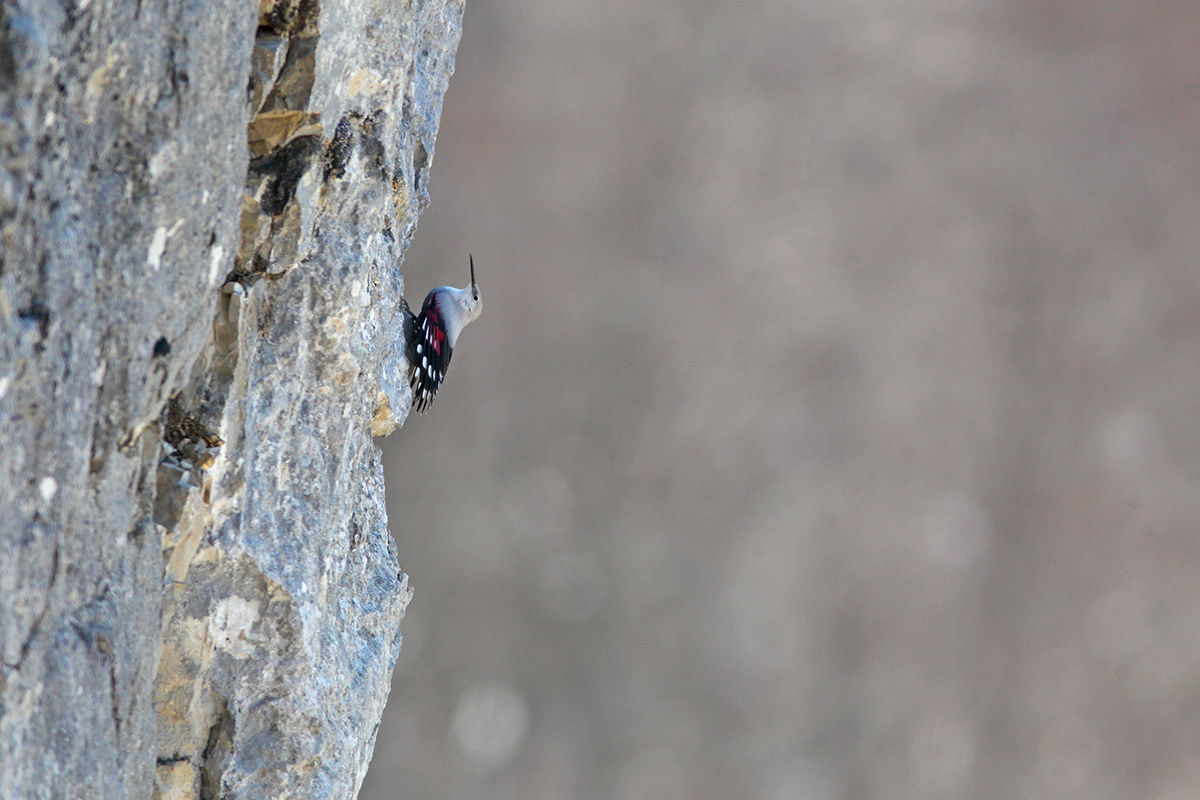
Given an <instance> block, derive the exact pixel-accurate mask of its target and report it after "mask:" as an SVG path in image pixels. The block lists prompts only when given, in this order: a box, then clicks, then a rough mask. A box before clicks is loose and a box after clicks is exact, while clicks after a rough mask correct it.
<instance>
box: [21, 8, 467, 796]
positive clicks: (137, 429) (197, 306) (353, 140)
mask: <svg viewBox="0 0 1200 800" xmlns="http://www.w3.org/2000/svg"><path fill="white" fill-rule="evenodd" d="M0 13H2V14H3V16H2V17H0V147H2V148H3V162H0V237H2V240H3V241H2V245H0V331H2V333H0V603H3V608H2V614H0V796H3V797H14V798H23V797H35V798H40V797H46V798H49V797H85V796H86V797H96V798H116V797H130V798H141V797H150V796H157V797H163V798H168V797H169V798H190V797H196V798H216V797H272V798H273V797H317V798H324V797H346V798H349V797H353V796H354V795H355V793H356V792H357V789H358V786H359V784H360V782H361V780H362V776H363V774H364V773H365V771H366V767H367V762H368V760H369V757H370V753H371V750H372V747H373V744H374V735H375V728H376V725H377V723H378V720H379V717H380V714H381V712H382V708H383V704H384V701H385V699H386V695H387V690H388V683H389V678H390V674H391V669H392V665H393V663H394V660H395V658H396V655H397V652H398V649H399V646H400V635H399V624H398V623H399V621H400V618H401V617H402V616H403V613H404V608H405V605H406V604H407V601H408V598H409V595H410V593H409V590H408V587H407V581H406V578H405V576H404V575H403V574H402V573H401V572H400V570H399V568H398V565H397V561H396V555H395V551H394V546H393V544H392V541H391V537H390V536H389V535H388V531H387V520H386V515H385V512H384V502H383V501H384V496H383V479H382V473H381V471H380V466H379V459H378V451H377V449H376V447H375V446H374V444H373V443H372V440H371V436H372V435H373V434H374V435H382V434H386V433H389V432H391V431H392V430H394V429H395V428H396V427H397V426H398V425H399V424H401V423H402V422H403V420H404V418H405V416H406V415H407V413H408V408H409V404H410V402H411V397H410V395H409V392H408V388H407V385H406V381H405V379H404V376H405V369H406V364H405V361H404V355H403V347H402V346H400V343H399V341H398V337H397V334H396V331H397V330H398V328H399V318H398V314H397V308H398V303H399V298H400V296H401V292H402V289H403V279H402V276H401V274H400V272H399V262H400V257H401V255H402V253H403V251H404V249H405V247H406V246H407V243H408V241H409V239H410V237H411V236H412V233H413V231H414V229H415V225H416V219H417V214H418V213H419V211H420V210H421V208H423V207H424V206H425V205H426V204H427V202H428V196H427V194H426V188H425V182H426V179H427V175H428V167H429V162H430V158H431V156H432V153H433V144H434V137H435V135H436V132H437V124H438V119H439V116H440V113H441V97H442V94H443V92H444V91H445V88H446V83H447V80H448V78H449V75H450V74H451V72H452V71H453V66H454V51H455V48H456V47H457V43H458V38H459V35H460V32H461V16H462V4H461V2H455V0H448V1H446V0H428V1H427V2H425V3H420V2H418V3H412V4H405V5H404V6H403V8H401V9H397V8H395V7H394V5H393V4H390V3H384V2H378V1H375V0H342V2H321V3H319V4H318V3H317V2H316V0H279V2H269V0H262V1H261V2H260V3H259V5H258V7H257V8H255V7H254V6H253V5H252V4H251V5H247V3H245V2H233V1H232V0H211V2H207V3H202V4H183V5H182V6H181V5H179V4H177V3H169V2H166V0H141V2H136V1H135V0H127V1H125V2H122V1H121V0H111V1H110V2H104V0H92V2H86V0H85V2H79V3H76V4H74V5H73V6H72V5H70V4H63V3H59V2H49V1H48V0H47V1H46V2H25V3H21V4H19V5H18V4H9V5H7V6H6V7H5V10H4V11H3V12H0Z"/></svg>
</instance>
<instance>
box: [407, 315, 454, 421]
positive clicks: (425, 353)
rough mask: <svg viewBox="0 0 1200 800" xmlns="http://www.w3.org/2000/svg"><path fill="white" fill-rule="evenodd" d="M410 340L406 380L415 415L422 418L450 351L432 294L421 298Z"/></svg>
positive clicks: (439, 384)
mask: <svg viewBox="0 0 1200 800" xmlns="http://www.w3.org/2000/svg"><path fill="white" fill-rule="evenodd" d="M413 336H414V338H415V339H416V347H415V348H414V350H415V353H414V356H413V360H412V361H413V363H412V367H413V369H412V376H411V378H410V382H411V384H412V390H413V408H415V409H416V410H417V413H419V414H424V413H425V411H426V410H427V409H428V408H429V406H431V405H432V404H433V397H434V395H436V394H437V390H438V387H440V386H441V385H442V381H443V380H444V379H445V377H446V368H447V367H449V366H450V354H451V352H452V350H453V348H451V347H450V342H449V341H448V340H447V339H446V328H445V326H443V325H442V315H441V312H440V311H439V310H438V307H437V300H436V298H435V297H434V296H433V295H432V294H431V295H430V296H429V297H426V298H425V305H424V306H422V307H421V314H420V316H418V317H417V321H416V324H415V325H414V326H413Z"/></svg>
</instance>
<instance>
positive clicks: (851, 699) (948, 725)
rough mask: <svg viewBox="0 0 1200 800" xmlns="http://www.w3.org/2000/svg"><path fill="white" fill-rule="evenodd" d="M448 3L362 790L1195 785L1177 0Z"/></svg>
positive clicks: (1187, 177)
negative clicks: (454, 56)
mask: <svg viewBox="0 0 1200 800" xmlns="http://www.w3.org/2000/svg"><path fill="white" fill-rule="evenodd" d="M464 30H465V32H464V35H463V39H462V44H461V47H460V49H459V51H458V64H457V72H456V74H455V76H454V78H453V79H452V81H451V84H450V90H449V93H448V94H447V96H446V102H445V109H444V114H443V117H442V127H441V133H440V135H439V137H438V141H437V149H436V157H435V159H434V162H433V169H432V174H431V180H430V190H431V194H432V197H433V205H432V206H431V207H430V208H429V209H428V210H427V211H426V212H425V213H424V215H423V216H422V217H421V222H420V229H419V231H418V232H417V235H416V238H415V241H414V245H413V247H412V249H411V250H410V251H409V254H408V256H407V258H406V260H405V263H404V275H405V279H406V283H407V285H408V295H409V298H410V300H412V301H413V302H419V301H420V299H421V298H422V297H423V296H424V294H425V292H426V291H428V290H429V288H431V287H432V286H434V285H437V284H441V283H452V284H455V285H459V286H461V285H464V284H465V283H466V281H467V277H468V276H467V254H468V253H469V252H470V253H473V254H474V256H475V262H476V267H477V273H478V278H479V284H480V286H481V288H482V292H483V296H484V300H485V307H484V313H483V316H482V317H481V318H480V320H479V321H477V322H475V323H474V324H473V325H472V326H471V327H470V329H469V330H467V331H466V332H465V333H464V334H463V337H462V340H461V341H460V346H459V348H458V349H457V350H456V352H455V355H454V363H453V367H452V368H451V370H450V374H449V379H448V381H447V383H446V385H445V386H444V388H443V390H442V392H441V393H440V394H439V395H438V400H437V404H436V405H435V407H434V408H433V410H432V413H430V414H429V415H427V416H424V417H418V416H415V415H414V416H413V417H411V418H410V419H409V421H408V423H407V425H405V427H404V428H403V429H402V430H401V431H399V432H397V433H396V434H395V435H393V436H391V437H390V438H388V439H387V440H385V441H383V442H382V445H383V448H384V452H385V456H386V461H387V465H388V470H389V475H388V503H389V509H388V510H389V516H390V519H391V529H392V533H393V534H394V536H395V538H396V542H397V545H398V548H399V554H400V563H401V565H402V566H403V568H404V570H405V571H406V572H407V573H408V574H409V575H410V576H411V581H412V584H413V586H414V587H415V590H416V594H415V597H414V599H413V602H412V605H411V606H410V609H409V613H408V617H407V619H406V620H405V622H404V625H403V632H404V647H403V650H402V652H401V655H400V661H399V663H398V664H397V667H396V673H395V682H394V684H393V689H392V694H391V698H390V701H389V705H388V708H387V712H386V714H385V715H384V720H383V724H382V726H381V728H380V731H379V738H378V745H377V749H376V753H375V759H374V762H373V764H372V767H371V771H370V774H369V775H368V777H367V780H366V783H365V784H364V787H363V791H362V797H363V798H364V799H365V800H383V799H384V798H400V800H451V799H454V800H458V799H460V798H461V799H462V800H469V799H473V798H512V799H513V800H573V799H575V798H579V799H580V800H585V799H588V798H597V799H599V798H604V799H605V800H608V799H609V798H615V800H651V799H653V800H708V799H710V798H711V799H712V800H718V799H724V798H751V799H753V800H758V799H760V798H761V800H843V799H844V800H851V799H857V798H879V799H881V800H882V799H884V798H886V799H887V800H895V799H901V800H902V799H903V798H941V797H947V798H949V797H953V798H989V799H991V798H996V799H998V800H1004V799H1006V798H1014V799H1015V798H1021V799H1022V800H1041V799H1043V798H1045V799H1046V800H1050V799H1052V798H1088V800H1104V799H1105V798H1113V799H1114V800H1118V799H1119V800H1134V799H1137V798H1152V799H1153V800H1185V799H1191V798H1197V797H1200V541H1198V533H1200V468H1198V466H1197V458H1198V456H1200V426H1198V425H1197V412H1198V411H1200V363H1198V353H1200V260H1198V254H1200V47H1198V45H1197V43H1198V42H1200V5H1198V4H1196V3H1195V2H1194V0H1161V1H1160V2H1150V3H1146V2H1134V0H974V1H973V2H972V1H971V0H968V1H967V2H961V1H956V2H947V1H946V0H906V1H905V2H899V1H894V0H893V1H889V0H869V1H868V0H840V1H839V2H832V0H822V1H821V2H815V1H812V0H810V1H807V2H806V1H805V0H794V1H793V2H766V1H764V2H746V1H745V0H706V1H705V2H703V3H701V2H687V1H686V0H663V1H662V2H632V1H631V0H610V1H609V2H603V3H599V2H579V1H578V0H470V2H468V3H467V6H466V17H465V29H464Z"/></svg>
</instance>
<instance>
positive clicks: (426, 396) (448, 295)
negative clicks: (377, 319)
mask: <svg viewBox="0 0 1200 800" xmlns="http://www.w3.org/2000/svg"><path fill="white" fill-rule="evenodd" d="M469 261H470V265H471V283H470V285H468V286H467V287H466V288H464V289H456V288H454V287H453V286H438V287H437V288H435V289H433V290H432V291H430V292H429V294H427V295H426V296H425V303H424V304H423V305H422V306H421V313H420V314H418V315H416V316H415V317H414V316H413V313H412V310H411V309H410V308H409V307H408V302H407V301H405V300H404V299H403V298H401V300H400V307H401V312H402V313H403V315H404V341H405V351H406V354H407V355H408V383H409V386H411V387H412V393H413V408H414V409H415V410H416V412H417V413H418V414H424V413H425V412H426V411H428V410H429V407H430V406H431V405H433V398H434V397H435V396H436V395H437V391H438V389H439V388H440V387H441V385H442V381H443V380H445V379H446V369H447V368H448V367H449V366H450V356H451V355H452V354H453V353H454V347H455V345H457V344H458V335H459V334H460V333H462V329H463V328H465V327H466V326H467V324H468V323H469V322H471V321H472V320H475V319H476V318H478V317H479V313H480V312H481V311H482V310H483V299H482V298H481V297H480V296H479V287H478V286H476V285H475V257H474V256H473V255H472V256H469Z"/></svg>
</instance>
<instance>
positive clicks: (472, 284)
mask: <svg viewBox="0 0 1200 800" xmlns="http://www.w3.org/2000/svg"><path fill="white" fill-rule="evenodd" d="M467 258H469V259H470V260H471V288H472V289H474V288H475V256H473V255H471V254H470V253H468V254H467Z"/></svg>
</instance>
